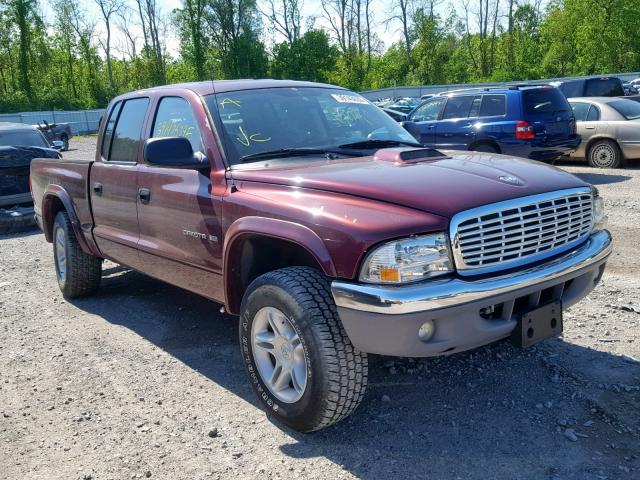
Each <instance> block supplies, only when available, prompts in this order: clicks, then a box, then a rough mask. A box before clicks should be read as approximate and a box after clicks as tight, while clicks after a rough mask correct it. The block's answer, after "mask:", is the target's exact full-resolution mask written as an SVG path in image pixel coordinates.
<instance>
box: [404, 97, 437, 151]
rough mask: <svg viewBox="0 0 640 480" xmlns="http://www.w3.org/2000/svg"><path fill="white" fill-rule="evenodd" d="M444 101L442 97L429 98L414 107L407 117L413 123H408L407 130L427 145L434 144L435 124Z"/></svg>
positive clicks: (431, 145)
mask: <svg viewBox="0 0 640 480" xmlns="http://www.w3.org/2000/svg"><path fill="white" fill-rule="evenodd" d="M444 102H445V98H444V97H434V98H432V99H429V100H427V101H426V102H425V103H423V104H422V105H420V106H419V107H418V108H416V109H415V110H414V111H413V113H412V114H411V117H410V118H409V120H410V121H411V122H414V123H413V124H409V128H408V129H407V131H408V132H409V133H410V134H411V135H413V136H414V137H415V139H416V140H417V141H418V142H420V143H421V144H423V145H425V146H427V147H433V146H434V142H435V138H436V125H437V123H438V117H439V116H440V111H441V110H442V105H444Z"/></svg>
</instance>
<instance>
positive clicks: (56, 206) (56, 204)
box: [42, 195, 64, 242]
mask: <svg viewBox="0 0 640 480" xmlns="http://www.w3.org/2000/svg"><path fill="white" fill-rule="evenodd" d="M61 210H64V204H63V203H62V200H60V199H59V198H58V197H56V196H53V195H50V196H49V197H47V201H46V203H45V207H44V211H43V212H42V217H43V222H42V223H43V225H42V226H43V230H44V236H45V238H46V239H47V241H48V242H51V241H52V239H53V222H54V221H55V218H56V215H57V214H58V212H59V211H61Z"/></svg>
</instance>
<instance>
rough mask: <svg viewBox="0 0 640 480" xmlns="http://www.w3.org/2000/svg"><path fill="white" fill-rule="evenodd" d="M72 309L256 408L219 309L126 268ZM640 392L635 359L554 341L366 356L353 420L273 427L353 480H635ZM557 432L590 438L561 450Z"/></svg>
mask: <svg viewBox="0 0 640 480" xmlns="http://www.w3.org/2000/svg"><path fill="white" fill-rule="evenodd" d="M73 303H74V304H75V305H76V306H77V307H78V308H81V309H82V310H85V311H87V312H91V313H94V314H96V315H99V316H101V317H102V318H104V319H105V320H106V321H108V322H110V323H113V324H116V325H121V326H124V327H126V328H128V329H130V330H132V331H133V332H135V333H136V334H138V335H139V336H141V337H143V338H145V339H147V340H148V341H149V342H152V343H153V344H155V345H156V346H158V347H159V348H161V349H163V350H164V351H166V352H167V353H169V354H170V355H172V356H173V357H175V358H176V359H178V360H179V361H181V362H183V363H184V364H185V365H186V366H187V367H189V368H191V369H194V370H196V371H198V372H199V373H201V374H202V375H205V376H206V377H207V378H209V379H210V380H211V381H213V382H216V383H217V384H218V385H220V386H222V387H224V388H225V389H227V390H228V391H230V392H232V393H234V394H235V395H238V396H240V397H241V398H243V399H245V400H246V401H248V402H250V403H251V404H253V405H255V406H256V407H257V408H258V407H259V406H258V402H257V399H256V398H255V396H254V393H253V391H252V389H251V387H250V385H249V382H248V381H247V380H246V375H245V372H244V369H243V366H242V361H241V357H240V353H239V348H238V333H237V320H236V319H235V318H234V317H231V316H228V315H223V314H220V313H219V308H220V307H219V305H217V304H215V303H213V302H210V301H208V300H206V299H203V298H201V297H199V296H197V295H194V294H191V293H189V292H186V291H184V290H181V289H178V288H175V287H172V286H169V285H166V284H164V283H162V282H159V281H156V280H154V279H151V278H149V277H147V276H145V275H142V274H139V273H136V272H132V271H129V270H127V269H125V268H122V267H109V268H106V269H105V272H104V277H103V286H102V288H101V289H100V290H99V292H98V293H97V294H96V295H95V296H92V297H90V298H86V299H82V300H76V301H74V302H73ZM567 320H568V321H571V319H570V318H567ZM627 386H628V387H630V388H631V390H630V391H626V389H625V387H627ZM636 386H638V387H637V389H636ZM621 389H622V390H621ZM639 390H640V363H635V362H634V361H633V360H631V359H626V360H625V359H624V358H622V357H617V356H613V355H611V354H608V353H605V352H599V351H596V350H593V349H589V348H585V347H581V346H577V345H574V344H571V343H565V342H562V341H559V340H548V341H546V342H544V343H543V344H541V345H540V346H536V347H533V348H532V349H529V350H526V351H521V350H518V349H516V348H514V347H511V346H510V345H509V344H507V343H499V344H495V345H491V346H489V347H484V348H481V349H478V350H475V351H472V352H467V353H462V354H458V355H455V356H451V357H445V358H436V359H416V360H414V359H394V358H388V357H377V356H372V357H371V364H370V384H369V391H368V394H367V396H366V398H365V400H364V402H363V403H362V405H361V406H360V408H358V410H357V411H356V412H355V413H354V414H353V415H352V416H351V417H349V418H348V419H346V420H344V421H343V422H341V423H339V424H338V425H336V426H335V427H332V428H330V429H327V430H324V431H321V432H318V433H315V434H307V435H305V434H299V433H297V432H294V431H291V430H288V429H285V428H283V427H282V426H280V425H278V424H277V423H275V422H274V424H275V425H276V426H277V428H280V429H283V430H285V431H286V433H287V434H288V437H287V440H285V441H288V443H284V444H280V445H279V447H278V448H279V449H280V451H281V452H283V453H284V454H285V455H287V456H289V457H291V458H295V459H314V458H316V457H325V458H327V459H329V460H331V461H332V462H334V463H336V464H337V465H340V466H341V467H342V468H343V469H344V470H345V473H347V472H348V473H350V474H352V475H355V476H357V477H360V478H371V479H374V478H375V479H378V478H386V477H388V478H401V477H402V478H425V477H426V476H428V477H429V478H446V479H454V478H464V479H468V478H483V479H486V478H519V479H540V478H549V479H560V478H569V477H571V478H582V479H595V478H602V477H607V476H608V477H609V478H632V477H631V476H629V477H620V476H619V475H617V474H620V473H621V470H618V468H619V467H618V466H619V465H621V464H624V465H623V466H624V468H629V469H632V470H631V471H634V470H633V469H638V468H640V460H639V459H638V457H637V453H638V451H640V441H639V440H638V433H637V432H640V419H639V416H638V415H637V412H638V411H640V392H639ZM565 422H566V423H565ZM585 422H586V423H585ZM589 422H593V423H592V424H589ZM559 424H562V425H563V426H562V427H561V426H560V425H559ZM585 425H589V426H585ZM567 427H569V428H573V429H575V430H576V431H577V432H578V433H580V434H584V435H587V437H580V438H579V439H578V441H576V442H572V441H569V440H568V439H567V438H565V437H564V435H563V431H564V429H565V428H567ZM267 428H269V427H267ZM627 429H633V430H634V431H635V432H636V433H629V432H628V431H627ZM617 431H619V432H620V433H617ZM614 442H615V448H611V447H610V445H612V444H613V443H614ZM625 457H626V458H627V459H630V460H625ZM257 460H259V459H257Z"/></svg>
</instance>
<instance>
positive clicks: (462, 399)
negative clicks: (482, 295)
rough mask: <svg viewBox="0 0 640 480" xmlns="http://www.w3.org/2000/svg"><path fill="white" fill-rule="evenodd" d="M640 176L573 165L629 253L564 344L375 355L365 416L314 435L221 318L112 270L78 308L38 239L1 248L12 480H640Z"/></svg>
mask: <svg viewBox="0 0 640 480" xmlns="http://www.w3.org/2000/svg"><path fill="white" fill-rule="evenodd" d="M94 142H95V139H94V138H80V139H74V140H72V151H70V152H68V153H66V154H65V157H66V158H90V157H91V156H92V154H93V145H94ZM638 167H640V165H637V166H634V168H630V169H626V170H593V169H590V168H587V167H582V166H579V167H578V166H575V164H569V163H566V164H563V165H562V168H565V169H566V170H568V171H570V172H573V173H575V174H577V175H579V176H581V177H582V178H584V179H585V180H587V181H589V182H592V183H594V184H597V185H598V187H599V188H600V191H601V193H602V195H603V197H604V199H605V202H606V205H607V207H608V214H609V225H610V229H611V231H612V232H613V235H614V237H615V242H616V245H615V252H614V254H613V256H612V258H611V260H610V261H609V264H608V269H607V272H606V273H605V276H604V279H603V282H602V283H601V284H600V285H599V286H598V287H597V288H596V290H595V291H594V292H593V293H592V294H591V295H590V296H589V297H588V298H587V299H586V300H584V301H583V302H582V303H580V304H578V305H577V306H575V307H573V308H572V309H571V310H570V311H568V312H567V313H566V315H565V335H564V338H563V339H554V340H548V341H546V342H543V343H542V344H540V345H538V346H536V347H533V348H531V349H529V350H525V351H521V350H517V349H515V348H514V347H511V346H510V345H509V344H507V343H500V344H495V345H492V346H490V347H485V348H481V349H478V350H476V351H473V352H468V353H463V354H458V355H455V356H452V357H448V358H441V359H426V360H412V359H392V358H384V357H374V358H373V360H372V363H371V369H370V386H369V393H368V395H367V397H366V399H365V401H364V402H363V404H362V405H361V407H360V408H359V409H358V410H357V411H356V413H355V414H354V415H353V416H351V417H350V418H349V419H347V420H346V421H344V422H342V423H340V424H338V425H337V426H335V427H333V428H331V429H329V430H326V431H323V432H320V433H316V434H312V435H302V434H298V433H296V432H292V431H289V430H287V429H284V428H282V427H280V426H279V425H277V424H274V423H272V422H271V421H270V419H269V418H268V417H267V416H266V415H265V414H264V413H263V412H262V411H261V410H260V409H259V408H258V407H257V405H258V404H257V401H256V399H255V398H254V394H253V392H252V390H251V387H250V385H249V383H248V382H247V381H246V379H245V374H244V371H243V367H242V364H241V358H240V354H239V349H238V345H237V342H238V339H237V326H236V321H235V319H234V318H233V317H229V316H225V315H221V314H219V313H218V310H219V305H216V304H214V303H212V302H209V301H207V300H204V299H202V298H200V297H197V296H195V295H192V294H190V293H188V292H185V291H182V290H180V289H177V288H174V287H171V286H168V285H164V284H162V283H160V282H158V281H155V280H153V279H151V278H148V277H146V276H144V275H141V274H138V273H135V272H131V271H128V270H125V269H122V268H120V267H118V266H116V265H114V264H110V263H107V264H105V272H104V278H103V287H102V288H101V289H100V291H99V292H98V294H97V295H95V296H93V297H91V298H87V299H82V300H77V301H73V302H66V301H64V300H63V299H62V297H61V295H60V292H59V290H58V287H57V285H56V281H55V274H54V268H53V259H52V253H51V246H50V245H49V244H47V243H46V242H45V241H44V238H43V236H42V235H41V234H40V233H39V232H31V233H29V234H22V235H12V236H5V237H0V335H1V337H0V338H1V339H2V341H1V342H0V372H2V373H1V375H0V464H1V465H2V473H0V477H4V478H9V479H24V478H29V479H36V478H38V479H58V478H59V479H88V478H92V479H125V478H147V477H149V478H165V479H207V478H239V477H243V478H288V479H290V478H317V479H326V478H354V477H362V478H414V477H423V478H424V477H428V478H431V479H476V478H477V479H493V478H500V479H573V478H575V479H580V480H583V479H637V478H640V361H639V360H637V359H640V328H639V327H638V321H639V320H640V250H639V249H638V242H639V241H640V228H639V227H638V225H640V199H639V198H638V192H640V169H639V168H638Z"/></svg>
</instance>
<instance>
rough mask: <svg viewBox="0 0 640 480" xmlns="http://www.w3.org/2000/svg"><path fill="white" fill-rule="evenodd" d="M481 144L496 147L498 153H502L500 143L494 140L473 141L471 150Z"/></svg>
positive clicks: (470, 146)
mask: <svg viewBox="0 0 640 480" xmlns="http://www.w3.org/2000/svg"><path fill="white" fill-rule="evenodd" d="M480 145H489V146H491V147H493V148H495V149H496V150H497V151H498V153H502V150H501V149H500V147H499V146H498V144H497V143H496V142H494V141H493V140H478V141H477V142H473V143H472V144H471V145H469V150H473V149H474V148H477V147H479V146H480Z"/></svg>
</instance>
